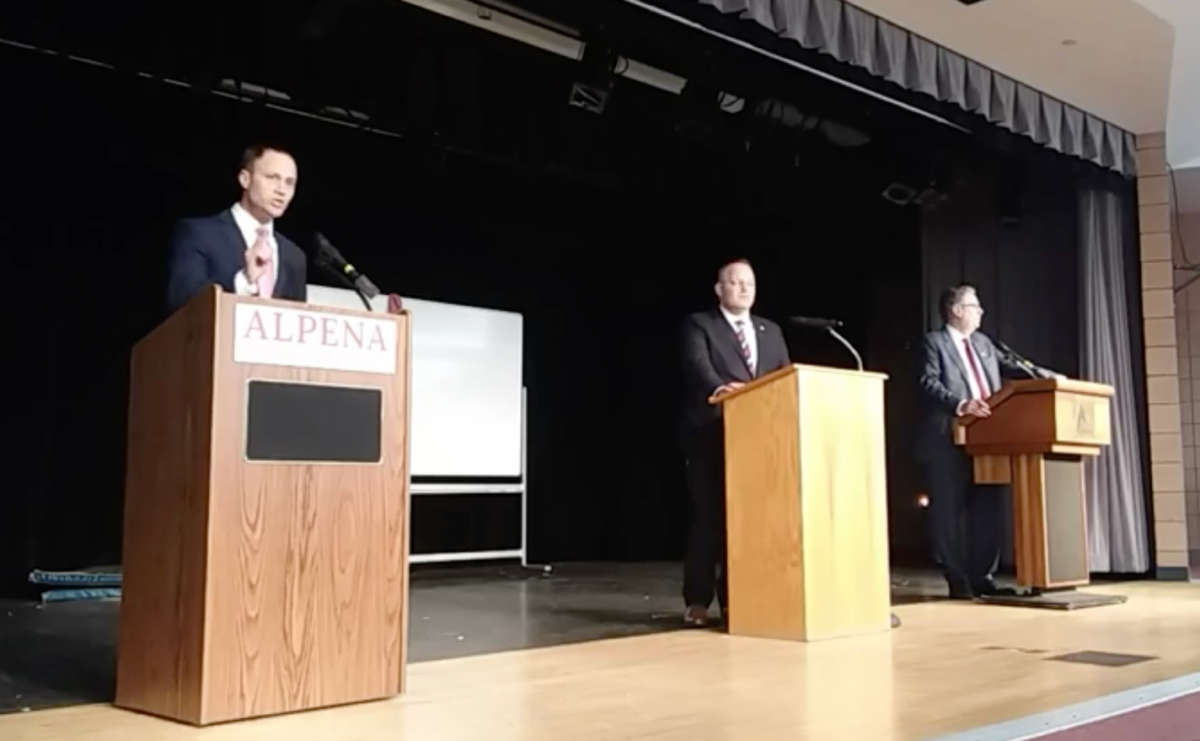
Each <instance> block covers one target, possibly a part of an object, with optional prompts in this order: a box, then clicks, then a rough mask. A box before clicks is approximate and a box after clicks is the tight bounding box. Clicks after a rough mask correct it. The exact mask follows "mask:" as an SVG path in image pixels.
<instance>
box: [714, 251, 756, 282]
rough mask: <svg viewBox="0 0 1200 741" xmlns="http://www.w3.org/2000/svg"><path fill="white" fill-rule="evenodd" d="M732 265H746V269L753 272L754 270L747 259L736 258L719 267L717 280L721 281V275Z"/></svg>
mask: <svg viewBox="0 0 1200 741" xmlns="http://www.w3.org/2000/svg"><path fill="white" fill-rule="evenodd" d="M730 265H745V266H746V267H748V268H750V269H751V270H753V269H754V266H753V265H751V264H750V261H749V260H748V259H746V258H744V257H735V258H733V259H732V260H726V261H724V262H722V263H721V264H720V265H718V266H717V280H718V281H719V280H721V273H723V272H725V268H727V267H729V266H730Z"/></svg>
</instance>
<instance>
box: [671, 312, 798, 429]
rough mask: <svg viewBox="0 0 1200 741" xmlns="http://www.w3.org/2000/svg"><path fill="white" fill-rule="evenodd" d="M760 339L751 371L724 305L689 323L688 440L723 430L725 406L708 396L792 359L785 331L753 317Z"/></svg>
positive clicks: (685, 358) (685, 378)
mask: <svg viewBox="0 0 1200 741" xmlns="http://www.w3.org/2000/svg"><path fill="white" fill-rule="evenodd" d="M750 324H751V326H752V327H753V328H754V331H755V337H756V340H757V343H758V362H757V364H756V367H755V372H754V373H753V374H751V373H750V369H749V368H748V367H746V361H744V360H743V359H742V353H741V350H740V348H739V345H738V341H737V334H736V333H735V332H734V331H733V327H731V326H729V322H727V321H726V320H725V316H724V315H723V314H722V313H721V311H720V309H712V310H710V311H703V312H700V313H697V314H692V315H690V316H688V318H687V319H686V320H685V321H684V323H683V393H684V400H683V414H682V419H681V432H682V434H683V435H684V437H685V439H687V438H688V437H689V436H692V435H695V434H698V433H700V432H701V431H703V430H705V429H707V430H709V431H710V432H713V428H714V427H715V428H716V431H719V430H720V425H721V406H720V405H719V404H709V403H708V397H709V396H710V395H711V394H712V392H713V391H714V390H715V389H716V388H717V387H718V386H721V385H723V384H726V383H729V382H730V381H742V382H743V383H744V382H747V381H751V380H753V379H754V378H757V377H758V376H762V375H766V374H767V373H770V372H771V371H773V370H778V369H779V368H782V367H784V366H786V365H788V364H789V363H790V362H791V359H790V358H789V357H788V349H787V343H786V342H785V341H784V339H783V330H781V329H780V328H779V325H778V324H776V323H775V322H772V321H771V320H769V319H763V318H762V317H759V316H754V315H753V314H751V315H750Z"/></svg>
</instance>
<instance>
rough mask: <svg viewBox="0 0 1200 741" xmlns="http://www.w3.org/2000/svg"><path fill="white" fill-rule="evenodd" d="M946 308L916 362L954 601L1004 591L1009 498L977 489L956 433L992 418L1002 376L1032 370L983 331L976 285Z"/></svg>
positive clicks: (936, 518) (930, 478) (936, 517)
mask: <svg viewBox="0 0 1200 741" xmlns="http://www.w3.org/2000/svg"><path fill="white" fill-rule="evenodd" d="M940 306H941V312H942V318H943V319H944V320H945V322H946V324H945V326H944V327H943V328H942V329H939V330H937V331H936V332H930V333H928V334H927V335H925V337H924V341H923V342H922V343H921V354H920V356H919V359H918V363H919V365H918V372H919V384H920V392H921V420H920V423H919V425H918V428H917V440H916V452H917V459H918V461H919V462H920V463H921V466H922V469H923V472H924V474H925V482H926V484H927V485H928V487H929V523H930V539H931V541H932V546H933V555H934V557H935V558H936V559H937V561H938V563H939V564H940V565H941V567H942V571H943V574H944V575H945V577H946V582H947V584H948V585H949V587H950V597H951V598H954V599H971V598H973V597H975V596H976V595H984V594H997V593H999V592H1000V591H1001V590H999V589H998V588H997V586H996V584H995V582H994V581H993V580H992V574H993V573H994V572H995V570H996V566H997V565H998V564H999V561H1000V527H1001V522H1003V514H1004V512H1003V507H1004V498H1003V497H1001V496H1000V492H999V491H997V489H999V487H996V486H977V485H975V484H974V481H973V475H972V470H971V462H970V460H969V458H968V456H967V454H966V452H964V451H963V449H962V448H961V447H960V446H957V445H955V444H954V441H953V439H952V437H951V434H952V433H951V428H952V427H953V422H954V419H955V418H956V417H961V416H964V415H970V416H974V417H987V416H988V415H990V414H991V413H992V412H991V409H990V408H989V407H988V403H987V399H988V397H989V396H991V395H992V394H994V393H996V392H997V391H999V390H1000V383H1001V382H1000V377H1001V374H1002V373H1003V375H1006V376H1009V377H1013V378H1028V377H1029V372H1028V371H1026V370H1025V369H1024V368H1023V367H1022V366H1020V365H1018V364H1017V362H1016V361H1015V360H1012V359H1010V358H1008V356H1007V355H1006V354H1003V353H1000V352H998V351H997V350H996V346H995V345H994V344H992V341H991V340H990V339H989V338H988V336H987V335H985V334H984V333H982V332H980V331H978V330H979V324H980V322H981V321H982V319H983V306H981V305H980V303H979V296H978V295H977V294H976V292H975V289H974V288H973V287H972V286H969V285H960V286H955V287H954V288H950V289H948V290H946V291H944V292H943V293H942V297H941V302H940ZM1035 371H1036V372H1038V373H1039V374H1041V373H1043V372H1044V373H1049V371H1044V370H1043V369H1040V368H1038V369H1035Z"/></svg>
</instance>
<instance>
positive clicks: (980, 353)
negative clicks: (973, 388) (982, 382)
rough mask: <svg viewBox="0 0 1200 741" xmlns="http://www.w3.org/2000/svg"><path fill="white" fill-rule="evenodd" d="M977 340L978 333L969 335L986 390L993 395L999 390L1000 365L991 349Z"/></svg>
mask: <svg viewBox="0 0 1200 741" xmlns="http://www.w3.org/2000/svg"><path fill="white" fill-rule="evenodd" d="M978 338H979V333H978V332H975V333H974V334H972V335H971V347H973V348H974V349H975V357H977V358H979V365H980V366H981V369H982V370H983V376H984V378H985V379H986V380H987V383H988V387H989V388H988V390H989V391H991V392H992V393H993V394H994V393H996V392H997V391H999V390H1000V363H999V361H997V360H996V353H994V352H992V350H991V348H990V347H988V345H987V344H983V343H982V341H981V340H979V339H978Z"/></svg>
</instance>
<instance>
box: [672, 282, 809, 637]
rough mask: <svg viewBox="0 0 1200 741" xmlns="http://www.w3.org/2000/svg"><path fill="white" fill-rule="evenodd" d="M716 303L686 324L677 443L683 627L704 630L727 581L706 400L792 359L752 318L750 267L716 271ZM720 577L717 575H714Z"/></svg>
mask: <svg viewBox="0 0 1200 741" xmlns="http://www.w3.org/2000/svg"><path fill="white" fill-rule="evenodd" d="M714 290H715V291H716V294H717V299H718V305H717V307H716V308H714V309H712V310H710V311H704V312H700V313H697V314H692V315H690V316H689V317H688V318H687V320H686V321H685V322H684V324H683V393H684V402H683V414H682V423H681V425H680V427H681V438H682V443H683V452H684V457H685V459H686V465H687V485H688V490H689V494H690V498H691V520H690V524H689V527H688V536H687V546H686V547H687V553H686V555H685V557H684V572H683V598H684V603H685V604H686V609H685V611H684V616H683V619H684V622H685V623H686V624H687V625H693V626H702V625H705V624H706V622H707V620H708V618H707V615H708V606H709V604H710V603H711V602H712V598H713V595H714V593H715V594H716V597H717V601H718V602H719V603H720V605H721V609H722V612H724V611H725V610H726V609H727V608H728V599H727V598H728V593H727V589H726V587H727V584H726V580H725V438H724V428H723V426H722V424H723V423H722V420H721V407H720V405H715V404H709V403H708V398H709V397H710V396H713V395H719V394H724V393H728V392H730V391H733V390H734V389H737V388H740V387H741V386H743V385H745V384H746V383H747V382H749V381H751V380H753V379H755V378H757V377H759V376H762V375H764V374H767V373H770V372H771V371H773V370H777V369H779V368H783V367H784V366H786V365H788V363H789V362H790V361H789V359H788V349H787V343H786V342H785V341H784V339H783V331H782V330H780V328H779V325H777V324H775V323H774V322H772V321H770V320H768V319H763V318H762V317H758V316H754V315H752V314H751V313H750V307H751V306H753V305H754V297H755V282H754V270H753V268H751V266H750V263H749V262H748V261H746V260H741V259H739V260H734V261H731V262H729V263H726V264H724V265H722V266H721V268H720V269H719V270H718V271H717V283H716V286H715V287H714ZM718 572H719V573H718Z"/></svg>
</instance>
